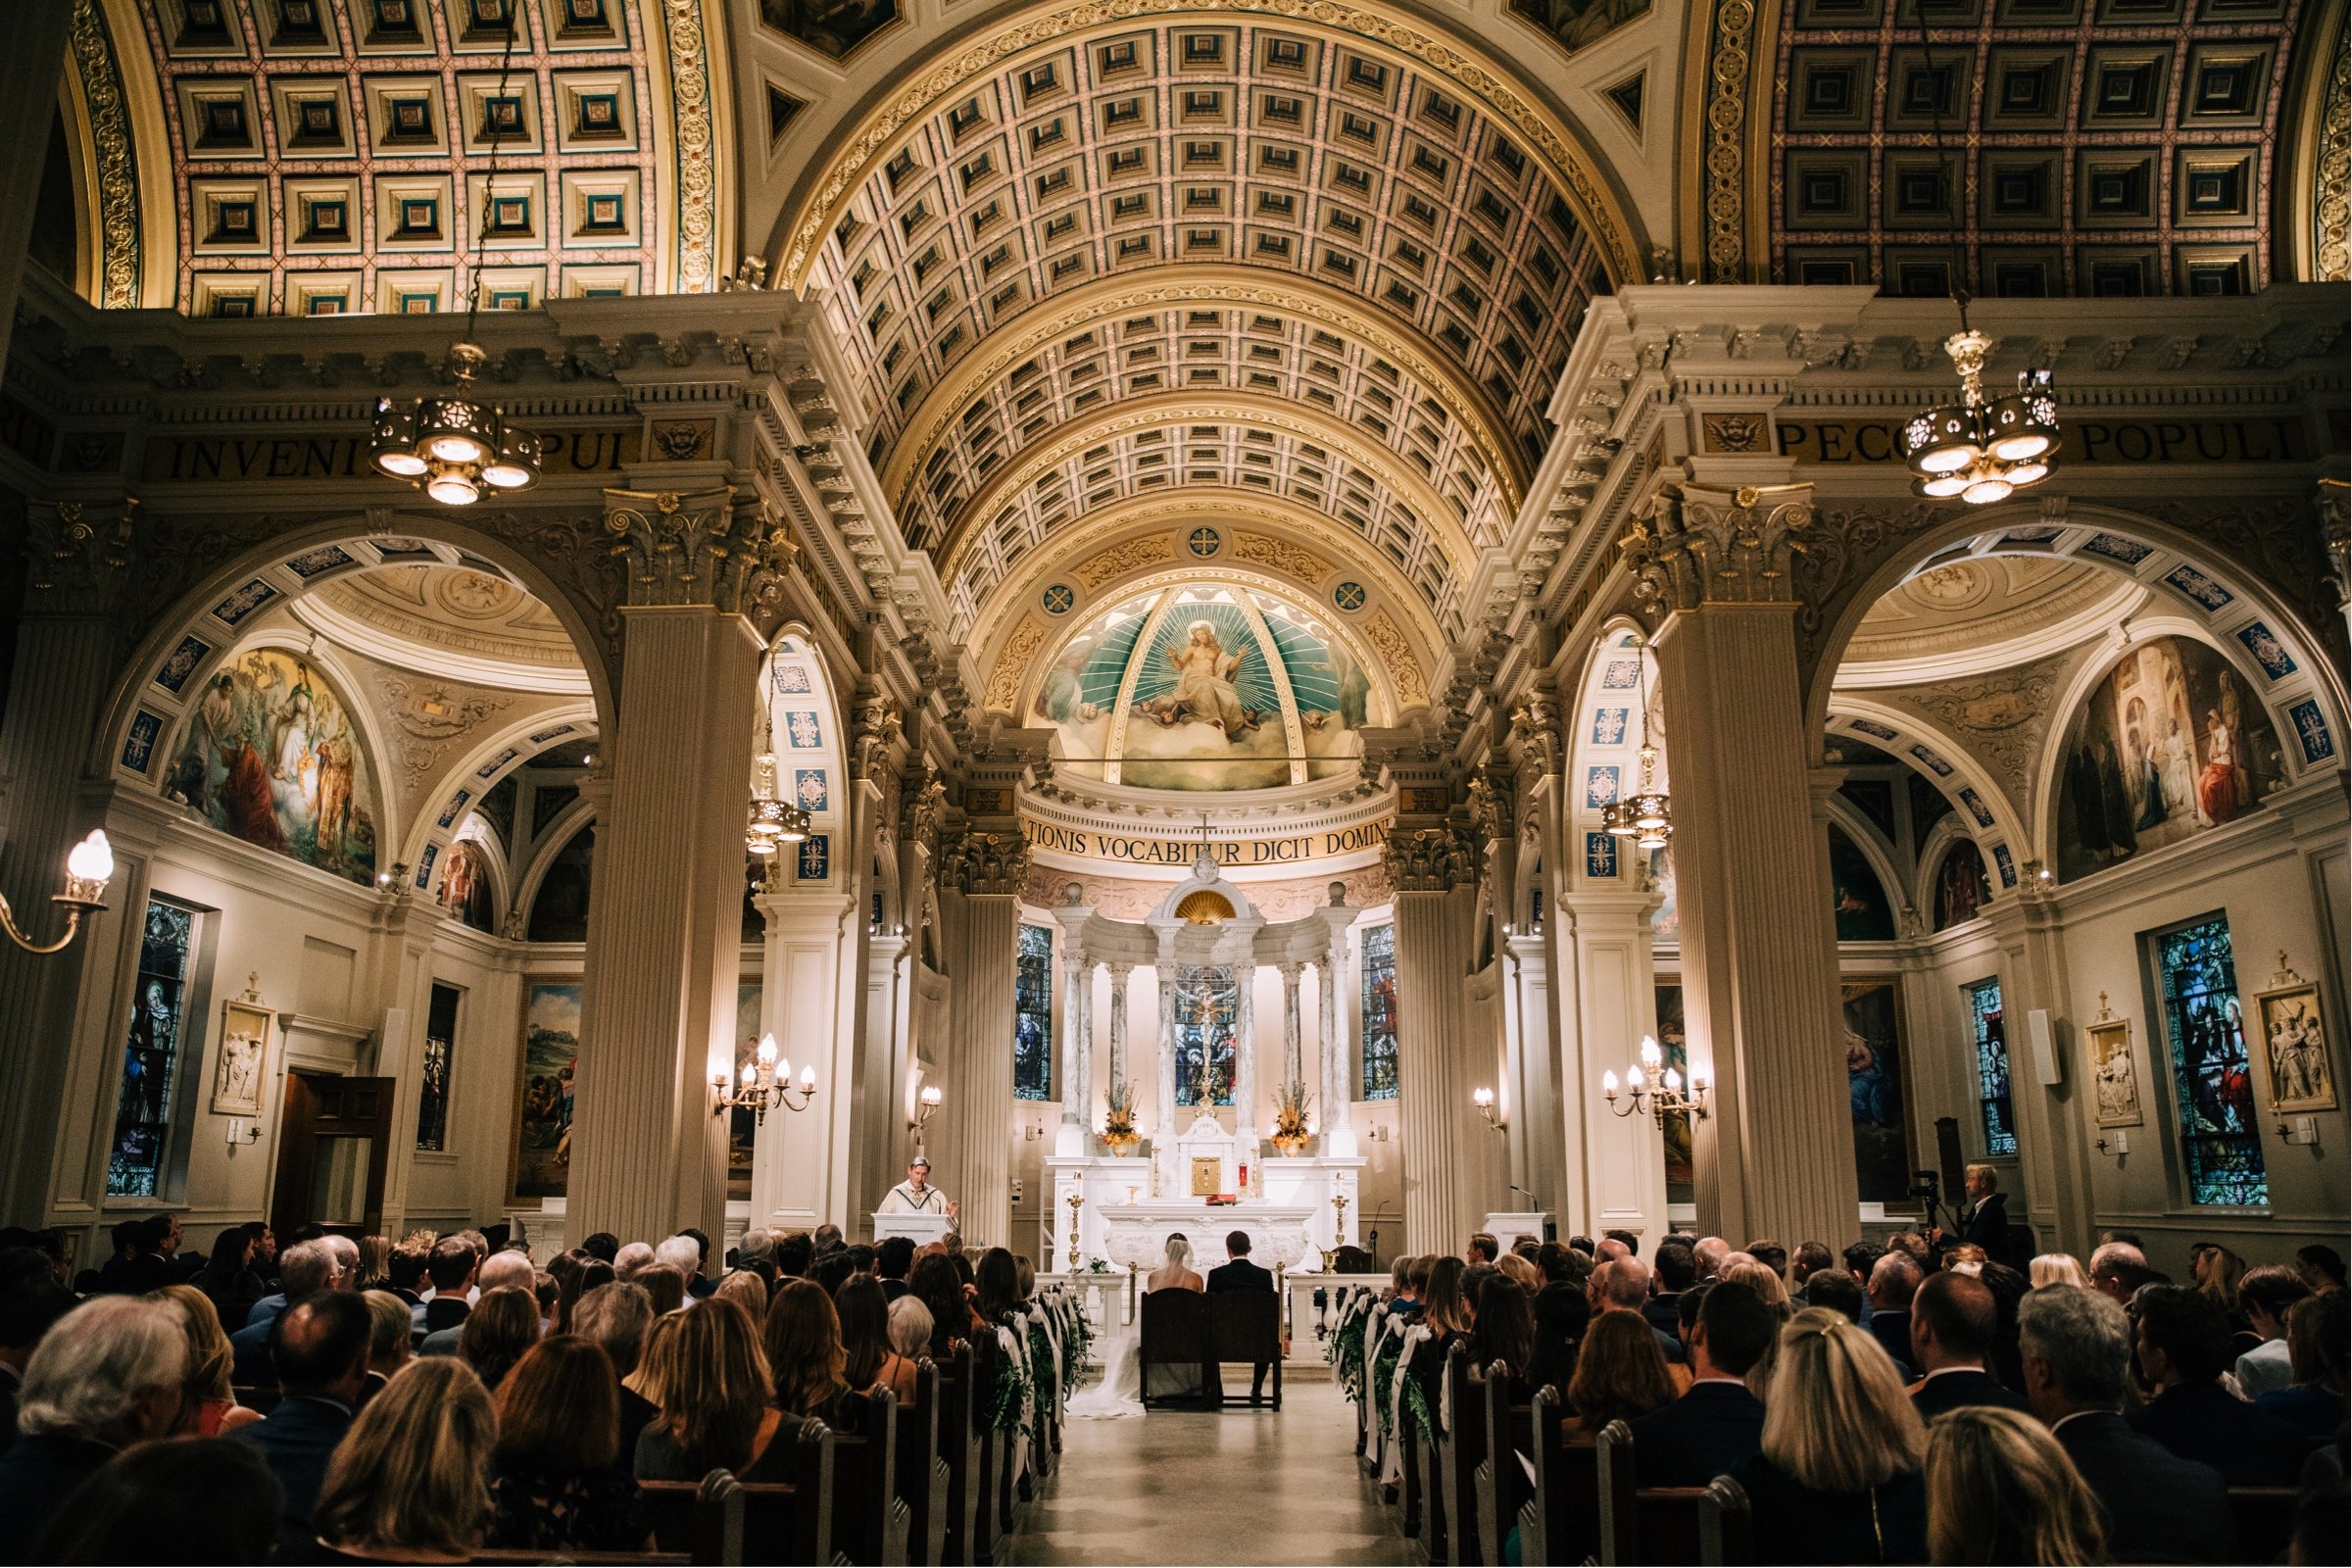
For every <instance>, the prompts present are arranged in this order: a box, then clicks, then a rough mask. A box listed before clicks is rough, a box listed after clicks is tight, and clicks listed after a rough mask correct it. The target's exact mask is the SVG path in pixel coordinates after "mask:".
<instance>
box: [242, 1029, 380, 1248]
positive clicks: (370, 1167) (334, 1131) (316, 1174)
mask: <svg viewBox="0 0 2352 1568" xmlns="http://www.w3.org/2000/svg"><path fill="white" fill-rule="evenodd" d="M397 1087H398V1085H397V1082H396V1080H394V1079H390V1078H350V1077H345V1076H344V1075H342V1074H340V1073H331V1072H304V1071H301V1070H299V1069H297V1070H296V1071H294V1072H291V1073H288V1074H287V1075H286V1094H285V1100H284V1108H283V1110H282V1111H280V1113H279V1117H278V1128H277V1133H278V1143H277V1185H276V1191H275V1193H274V1195H273V1197H272V1200H271V1202H270V1225H271V1227H272V1228H274V1229H275V1230H276V1232H277V1234H278V1235H280V1236H288V1235H291V1234H292V1233H293V1232H294V1231H295V1230H296V1229H297V1228H299V1227H301V1226H304V1225H308V1224H312V1223H317V1224H320V1225H323V1226H325V1227H326V1228H327V1230H328V1231H330V1232H332V1233H334V1234H337V1235H343V1236H366V1235H369V1234H371V1233H373V1232H374V1230H375V1229H376V1227H377V1226H379V1225H380V1224H382V1223H383V1217H384V1171H385V1169H386V1167H387V1165H388V1164H389V1162H390V1160H391V1156H392V1102H393V1098H394V1090H395V1089H396V1088H397Z"/></svg>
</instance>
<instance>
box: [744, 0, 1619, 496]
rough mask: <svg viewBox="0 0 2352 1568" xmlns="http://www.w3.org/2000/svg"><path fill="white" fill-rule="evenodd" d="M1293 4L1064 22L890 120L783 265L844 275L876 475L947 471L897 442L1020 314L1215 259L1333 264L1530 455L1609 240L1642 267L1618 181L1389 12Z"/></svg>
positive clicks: (1011, 42)
mask: <svg viewBox="0 0 2352 1568" xmlns="http://www.w3.org/2000/svg"><path fill="white" fill-rule="evenodd" d="M1295 9H1296V10H1297V11H1298V12H1299V15H1296V16H1294V15H1288V14H1285V15H1276V16H1267V15H1264V14H1262V12H1263V11H1276V10H1279V11H1282V12H1285V13H1289V12H1291V11H1293V10H1294V7H1293V6H1291V5H1290V4H1288V3H1287V0H1286V3H1283V4H1281V5H1276V4H1274V3H1271V0H1268V3H1266V4H1265V5H1264V6H1263V7H1262V10H1261V9H1260V8H1246V9H1245V8H1220V9H1219V10H1218V11H1217V12H1215V13H1214V14H1208V13H1203V12H1194V11H1190V10H1188V11H1187V12H1186V13H1185V14H1184V15H1182V16H1180V17H1173V18H1171V17H1160V18H1137V19H1134V20H1133V21H1121V22H1112V21H1110V20H1108V19H1107V11H1106V8H1103V7H1101V6H1090V7H1081V8H1079V9H1078V10H1077V11H1075V12H1072V13H1069V14H1068V15H1069V17H1071V18H1075V19H1077V25H1076V26H1074V27H1064V26H1059V25H1056V24H1057V23H1058V22H1060V21H1061V20H1062V19H1059V18H1043V17H1041V18H1038V19H1037V20H1036V24H1035V25H1033V26H1031V27H1005V28H1000V29H999V30H998V32H997V33H995V34H993V35H990V36H989V37H987V38H986V39H984V40H982V41H980V42H979V43H977V44H976V45H975V47H974V48H973V49H972V50H971V51H969V52H968V53H967V54H966V55H964V56H960V57H956V59H954V60H951V61H950V62H948V63H946V64H944V65H942V66H941V67H940V68H939V69H938V70H937V71H936V72H935V73H932V74H931V75H930V76H928V77H924V78H921V79H920V81H919V84H918V85H917V86H916V87H915V88H913V89H911V90H910V91H908V92H907V93H905V94H902V95H901V96H900V97H898V98H896V99H894V100H892V101H891V103H890V104H889V105H887V106H886V107H885V109H883V110H881V111H878V112H877V114H876V115H875V116H874V117H871V118H869V121H868V123H867V124H866V126H865V127H863V128H862V129H861V130H860V131H859V132H858V134H857V136H855V137H854V138H853V140H852V142H851V144H850V147H849V149H848V150H847V151H846V152H845V153H844V154H843V155H842V156H841V157H840V158H838V159H837V160H836V162H835V164H834V166H833V168H832V170H830V171H828V172H826V173H825V174H824V175H823V176H821V177H820V179H819V182H818V184H817V186H816V188H815V190H814V192H813V194H812V197H811V200H810V204H809V206H808V207H807V208H806V209H804V211H803V214H802V217H801V219H800V221H799V222H798V224H797V225H796V227H795V229H794V231H793V233H792V236H791V238H790V240H789V241H788V243H787V247H786V252H785V256H784V265H783V268H782V270H781V271H782V276H783V278H784V280H785V281H787V282H790V283H812V284H815V285H818V286H819V287H821V288H822V289H823V290H824V291H825V301H826V309H827V310H828V312H829V313H830V315H831V318H832V320H833V323H834V326H835V328H836V331H837V333H838V334H839V336H840V337H841V339H842V340H843V341H844V342H845V344H846V345H847V346H848V348H849V351H850V355H851V358H852V361H853V364H854V367H855V374H856V375H857V377H858V383H859V384H858V397H859V399H860V401H861V402H862V403H863V404H864V406H865V409H866V412H867V415H868V418H869V420H870V423H869V426H868V438H869V456H870V457H871V458H872V459H873V461H874V463H875V465H876V466H877V467H878V468H880V469H883V470H885V471H901V470H902V468H903V467H906V466H911V467H913V468H915V469H916V470H917V471H919V470H920V467H921V466H922V465H924V464H926V463H928V462H929V461H930V459H929V455H928V453H914V454H907V455H904V456H902V455H901V454H899V453H898V451H897V448H898V443H899V441H900V439H901V437H902V436H903V435H904V434H906V432H907V427H908V423H909V420H910V418H911V417H912V416H913V415H914V413H915V411H916V410H918V409H919V408H921V407H922V406H923V405H924V403H925V401H926V399H927V398H928V397H929V396H930V393H931V389H932V388H933V387H935V386H936V385H938V384H939V383H940V382H941V381H942V380H943V378H945V377H946V376H947V375H948V374H950V373H951V371H952V370H953V368H955V367H956V365H957V364H958V363H959V362H961V361H962V360H963V359H964V358H965V357H966V356H968V355H970V354H972V353H973V352H974V350H975V349H976V348H977V347H978V345H979V344H980V343H981V342H982V341H984V340H985V339H987V338H988V337H990V336H991V335H992V334H993V333H995V332H997V331H999V330H1001V329H1002V328H1004V327H1005V326H1007V325H1011V324H1013V323H1015V322H1017V320H1018V319H1019V318H1020V317H1021V316H1023V315H1024V314H1025V313H1027V312H1029V311H1030V310H1032V309H1034V308H1036V307H1037V306H1039V305H1040V304H1042V303H1044V302H1048V301H1052V300H1054V299H1056V298H1058V297H1059V296H1061V295H1063V294H1065V293H1068V292H1070V291H1072V290H1075V289H1078V288H1080V287H1083V286H1086V285H1091V284H1095V283H1097V282H1099V281H1100V280H1102V279H1103V278H1107V277H1113V276H1124V275H1128V274H1134V273H1149V272H1151V271H1153V270H1158V269H1182V268H1186V267H1189V266H1196V265H1213V266H1216V267H1219V268H1232V267H1236V266H1238V267H1242V268H1248V269H1253V270H1264V271H1266V272H1269V273H1272V274H1275V275H1278V276H1285V277H1292V278H1305V279H1312V280H1314V281H1316V282H1319V283H1322V284H1325V285H1327V286H1328V287H1330V288H1331V289H1333V290H1336V291H1338V292H1340V293H1342V294H1345V295H1348V296H1352V297H1353V298H1354V299H1356V300H1358V301H1361V302H1363V303H1364V304H1365V305H1368V306H1370V307H1371V308H1372V309H1374V310H1375V311H1377V312H1378V313H1379V314H1380V315H1382V316H1384V317H1386V318H1388V319H1391V320H1393V321H1395V322H1396V323H1397V329H1398V330H1400V331H1402V332H1404V333H1407V334H1409V335H1410V336H1411V338H1412V339H1413V340H1415V342H1416V343H1417V344H1419V345H1420V346H1421V347H1422V349H1423V352H1425V353H1427V354H1429V355H1431V356H1432V357H1433V358H1435V359H1437V360H1440V361H1442V362H1443V363H1445V364H1446V365H1448V366H1450V367H1452V368H1455V369H1456V370H1457V371H1458V372H1459V374H1460V375H1461V377H1462V379H1463V380H1464V381H1465V382H1466V383H1468V384H1469V385H1470V386H1471V387H1473V388H1475V389H1476V390H1477V399H1478V401H1479V402H1480V403H1481V404H1483V405H1485V406H1484V407H1483V408H1480V409H1477V410H1476V411H1475V417H1481V418H1484V419H1486V420H1488V421H1490V422H1491V423H1492V426H1493V430H1494V434H1495V437H1496V439H1497V441H1498V443H1499V444H1501V445H1503V446H1505V447H1507V448H1508V449H1509V451H1510V452H1511V453H1512V454H1513V457H1514V461H1515V463H1516V464H1518V465H1522V466H1524V467H1525V468H1531V469H1532V467H1533V466H1534V464H1535V462H1536V460H1537V459H1538V458H1539V457H1540V456H1541V454H1542V451H1543V448H1544V441H1545V438H1546V435H1547V429H1546V427H1545V426H1544V422H1543V417H1542V416H1543V410H1544V406H1545V404H1546V402H1547V401H1548V399H1549V396H1550V393H1551V391H1552V388H1553V384H1554V382H1555V381H1556V378H1557V375H1558V372H1559V369H1560V367H1561V366H1562V365H1563V364H1564V363H1565V361H1566V358H1567V354H1568V349H1569V345H1570V343H1571V341H1572V339H1573V337H1574V333H1575V330H1576V327H1577V324H1578V322H1579V321H1580V320H1581V319H1582V316H1583V313H1584V309H1585V306H1586V304H1587V303H1588V302H1589V301H1590V300H1591V298H1592V297H1593V294H1594V293H1595V292H1598V291H1601V290H1604V289H1605V288H1606V287H1607V286H1608V282H1607V277H1608V270H1607V269H1606V268H1604V265H1603V259H1602V258H1603V252H1604V250H1605V251H1607V253H1608V256H1609V262H1610V265H1611V266H1614V267H1616V269H1617V270H1620V271H1625V270H1630V243H1629V242H1627V241H1626V240H1625V239H1624V238H1623V235H1622V229H1621V226H1620V225H1619V224H1618V223H1617V221H1616V220H1615V218H1614V216H1613V215H1608V214H1604V215H1603V221H1605V222H1606V223H1607V224H1608V225H1609V226H1608V228H1607V230H1606V237H1605V238H1604V239H1603V240H1602V241H1601V242H1600V243H1596V242H1595V236H1594V232H1593V229H1592V228H1591V227H1590V226H1589V222H1590V221H1591V218H1592V214H1593V208H1594V207H1595V206H1596V205H1598V200H1599V194H1598V188H1597V186H1596V185H1595V184H1594V183H1593V180H1592V179H1591V177H1590V176H1589V175H1586V174H1584V173H1583V172H1582V171H1581V169H1578V168H1575V167H1572V166H1573V165H1574V158H1573V155H1572V153H1571V150H1570V148H1569V146H1568V144H1567V141H1566V139H1565V136H1564V135H1563V134H1562V133H1561V132H1560V131H1559V130H1558V129H1557V128H1556V127H1555V126H1554V125H1552V124H1551V123H1549V122H1548V121H1547V120H1545V119H1544V117H1542V116H1539V115H1538V114H1537V113H1536V111H1535V110H1534V109H1533V108H1532V107H1531V106H1530V105H1529V104H1527V102H1526V101H1525V100H1524V99H1522V98H1521V97H1520V96H1519V95H1518V94H1517V92H1516V91H1514V90H1513V89H1512V88H1511V87H1510V85H1509V84H1508V83H1507V82H1504V81H1503V80H1501V79H1500V77H1499V76H1497V75H1495V74H1494V73H1490V72H1488V71H1486V70H1485V69H1483V68H1482V67H1481V66H1480V65H1479V64H1478V63H1476V62H1475V61H1473V60H1471V59H1469V58H1468V57H1466V56H1464V55H1463V54H1461V53H1460V52H1459V51H1458V50H1456V49H1453V48H1451V47H1448V46H1440V45H1438V44H1437V43H1435V41H1434V40H1431V39H1428V38H1426V37H1424V36H1422V35H1421V34H1419V33H1418V32H1417V30H1415V29H1412V28H1409V27H1406V26H1404V25H1401V24H1400V23H1398V22H1397V21H1396V20H1394V19H1391V18H1387V17H1381V16H1375V15H1373V14H1370V13H1366V12H1358V11H1352V10H1349V9H1347V8H1339V7H1331V6H1314V7H1311V8H1310V7H1306V6H1303V5H1301V6H1298V7H1296V8H1295ZM1310 16H1311V17H1312V18H1313V20H1309V17H1310ZM1080 28H1084V29H1085V30H1079V29H1080ZM1041 37H1044V38H1047V39H1049V40H1050V41H1047V42H1044V43H1038V42H1035V41H1034V40H1036V39H1038V38H1041ZM1437 63H1442V66H1443V69H1440V65H1439V64H1437ZM1572 188H1573V195H1572Z"/></svg>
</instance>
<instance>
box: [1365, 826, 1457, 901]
mask: <svg viewBox="0 0 2352 1568" xmlns="http://www.w3.org/2000/svg"><path fill="white" fill-rule="evenodd" d="M1381 865H1382V869H1384V870H1385V871H1386V872H1387V873H1388V879H1389V885H1390V886H1391V887H1393V888H1395V889H1396V890H1397V892H1398V893H1447V892H1451V891H1452V890H1453V889H1455V888H1457V887H1466V886H1468V885H1469V884H1470V883H1471V882H1473V881H1475V880H1476V879H1477V876H1478V857H1477V856H1476V855H1474V854H1472V853H1471V849H1470V846H1469V845H1468V844H1466V843H1464V842H1463V841H1462V838H1461V836H1460V835H1459V834H1457V833H1455V832H1454V830H1453V829H1451V828H1449V827H1425V828H1419V829H1416V830H1415V831H1413V832H1410V833H1392V834H1390V835H1389V841H1388V843H1387V845H1386V846H1385V847H1384V848H1383V849H1382V851H1381Z"/></svg>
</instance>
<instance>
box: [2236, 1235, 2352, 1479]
mask: <svg viewBox="0 0 2352 1568" xmlns="http://www.w3.org/2000/svg"><path fill="white" fill-rule="evenodd" d="M2255 1272H2256V1273H2261V1272H2263V1271H2262V1270H2259V1269H2258V1270H2256V1271H2255ZM2246 1277H2247V1279H2248V1280H2251V1279H2253V1277H2254V1276H2253V1275H2251V1274H2249V1275H2248V1276H2246ZM2347 1341H2352V1307H2347V1305H2346V1301H2345V1297H2344V1293H2343V1292H2341V1291H2327V1292H2324V1293H2322V1294H2321V1295H2318V1296H2307V1297H2305V1298H2304V1299H2302V1300H2300V1301H2297V1302H2296V1303H2295V1304H2294V1306H2293V1307H2292V1308H2291V1309H2290V1310H2289V1311H2288V1313H2287V1325H2286V1343H2287V1347H2288V1355H2289V1357H2290V1360H2289V1362H2288V1372H2287V1375H2288V1377H2289V1378H2290V1379H2291V1380H2292V1381H2291V1382H2290V1384H2289V1386H2288V1387H2286V1388H2283V1389H2278V1390H2276V1391H2274V1392H2273V1393H2270V1394H2266V1395H2264V1396H2263V1397H2261V1398H2259V1399H2257V1400H2255V1401H2254V1408H2256V1409H2257V1410H2260V1411H2261V1412H2262V1413H2263V1414H2264V1415H2266V1416H2269V1417H2270V1418H2271V1419H2272V1420H2274V1421H2276V1422H2278V1424H2279V1425H2280V1426H2282V1427H2285V1428H2287V1429H2288V1430H2290V1431H2293V1432H2296V1433H2299V1434H2301V1435H2302V1436H2303V1437H2304V1438H2305V1439H2307V1440H2308V1441H2310V1442H2313V1443H2325V1442H2327V1441H2328V1440H2329V1439H2331V1438H2333V1437H2334V1435H2335V1432H2336V1429H2337V1428H2338V1427H2340V1426H2342V1425H2343V1424H2344V1387H2345V1362H2346V1359H2347V1355H2348V1353H2352V1344H2348V1343H2347ZM2241 1360H2242V1358H2241Z"/></svg>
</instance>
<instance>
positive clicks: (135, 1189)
mask: <svg viewBox="0 0 2352 1568" xmlns="http://www.w3.org/2000/svg"><path fill="white" fill-rule="evenodd" d="M195 945H196V911H195V910H193V909H183V908H181V907H179V906H178V905H176V904H166V903H165V902H164V901H163V900H161V899H154V900H150V901H149V903H148V905H147V923H146V925H145V927H144V929H143V930H142V931H141V932H140V936H139V971H138V976H137V978H136V979H135V980H133V981H132V982H131V993H130V1037H129V1038H128V1039H127V1040H125V1041H124V1042H123V1084H122V1088H121V1089H120V1091H119V1092H118V1093H117V1096H116V1100H115V1142H114V1147H113V1149H111V1150H110V1151H109V1152H108V1154H107V1161H106V1196H107V1197H109V1198H161V1197H165V1196H167V1195H166V1194H165V1192H164V1159H165V1156H166V1154H167V1153H169V1152H170V1150H171V1143H172V1111H173V1110H174V1108H175V1107H174V1106H173V1104H172V1088H173V1086H174V1085H175V1084H176V1083H177V1082H178V1079H179V1052H180V1047H181V1046H182V1045H183V1044H184V1043H185V1036H186V1033H187V1027H188V1017H187V1007H188V1001H189V998H188V989H189V986H188V981H189V975H188V959H189V955H190V954H191V952H192V951H193V950H194V948H195Z"/></svg>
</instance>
